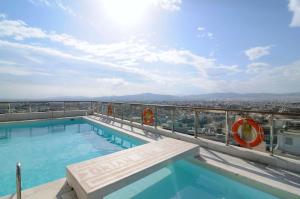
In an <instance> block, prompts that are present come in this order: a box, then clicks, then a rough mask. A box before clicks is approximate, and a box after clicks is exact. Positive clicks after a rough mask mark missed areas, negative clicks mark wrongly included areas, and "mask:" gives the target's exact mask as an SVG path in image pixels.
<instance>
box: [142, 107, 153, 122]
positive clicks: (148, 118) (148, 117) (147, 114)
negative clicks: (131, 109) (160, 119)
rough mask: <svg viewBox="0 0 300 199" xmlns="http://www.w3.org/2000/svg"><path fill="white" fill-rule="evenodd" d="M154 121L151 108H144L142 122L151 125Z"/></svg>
mask: <svg viewBox="0 0 300 199" xmlns="http://www.w3.org/2000/svg"><path fill="white" fill-rule="evenodd" d="M153 122H154V113H153V111H152V109H150V108H145V109H144V111H143V123H144V124H147V125H153Z"/></svg>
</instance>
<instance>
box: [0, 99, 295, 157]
mask: <svg viewBox="0 0 300 199" xmlns="http://www.w3.org/2000/svg"><path fill="white" fill-rule="evenodd" d="M109 104H111V105H112V107H113V109H112V110H113V113H112V116H111V117H112V118H113V119H116V118H118V119H121V120H127V121H129V122H130V124H133V123H135V122H137V123H138V124H140V125H144V124H143V109H144V108H146V107H150V108H151V109H152V110H153V112H154V118H155V119H154V124H153V125H152V126H151V127H153V128H155V129H157V128H160V127H162V124H165V123H166V121H161V120H162V117H164V118H163V119H164V120H168V121H167V124H168V126H167V127H163V128H166V129H168V130H170V131H171V132H172V133H174V132H181V130H182V129H184V128H185V127H183V128H180V127H178V118H176V117H178V115H179V114H180V115H189V118H188V120H189V121H193V122H192V123H193V124H192V123H191V122H190V123H188V125H189V127H190V128H192V129H191V130H190V131H189V133H188V134H189V135H191V134H193V136H194V137H195V138H197V137H199V136H200V137H204V134H203V132H202V130H203V129H204V128H203V123H200V122H199V120H200V118H204V117H207V116H209V117H211V118H213V119H214V117H215V116H214V115H212V114H219V115H221V116H222V117H221V119H219V120H222V122H220V121H219V123H222V125H221V127H220V128H221V131H222V136H223V134H224V141H223V142H224V143H225V144H226V145H230V144H232V137H231V124H232V120H234V117H236V116H238V115H239V116H241V117H242V116H245V115H251V114H252V115H264V116H266V117H268V119H267V120H266V119H264V125H266V126H267V128H268V130H269V132H268V133H269V134H268V136H269V141H268V144H269V149H268V151H269V152H270V154H273V153H274V147H275V144H274V140H275V139H274V137H276V136H274V134H276V131H275V127H274V124H275V123H276V121H277V120H286V119H292V118H297V119H299V118H300V113H291V112H275V111H266V110H243V109H228V108H208V107H201V106H177V105H162V104H146V103H123V102H100V101H14V102H9V101H7V102H3V101H2V102H0V114H12V113H31V112H48V111H52V112H55V111H64V112H65V111H70V110H92V112H97V113H101V114H104V115H107V106H108V105H109ZM209 114H211V115H209ZM166 118H167V119H166ZM213 119H211V120H213ZM223 120H224V121H223ZM163 122H164V123H163ZM191 126H192V127H191ZM200 130H201V131H200ZM204 130H205V129H204ZM217 130H218V129H217ZM205 133H206V132H205ZM205 135H206V134H205ZM205 138H207V137H205ZM210 138H211V137H208V139H210ZM222 139H223V138H222Z"/></svg>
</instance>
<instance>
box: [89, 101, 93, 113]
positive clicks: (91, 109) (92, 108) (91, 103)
mask: <svg viewBox="0 0 300 199" xmlns="http://www.w3.org/2000/svg"><path fill="white" fill-rule="evenodd" d="M90 106H91V110H92V114H94V109H93V101H91V104H90Z"/></svg>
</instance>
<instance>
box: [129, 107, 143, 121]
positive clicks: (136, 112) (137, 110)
mask: <svg viewBox="0 0 300 199" xmlns="http://www.w3.org/2000/svg"><path fill="white" fill-rule="evenodd" d="M131 111H132V112H131V119H132V122H136V123H139V124H141V122H142V119H141V116H142V111H143V107H142V106H141V105H132V107H131Z"/></svg>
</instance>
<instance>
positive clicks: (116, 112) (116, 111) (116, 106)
mask: <svg viewBox="0 0 300 199" xmlns="http://www.w3.org/2000/svg"><path fill="white" fill-rule="evenodd" d="M113 107H114V108H113V112H114V114H113V116H114V117H116V118H119V119H121V118H122V108H123V106H122V104H113Z"/></svg>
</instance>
